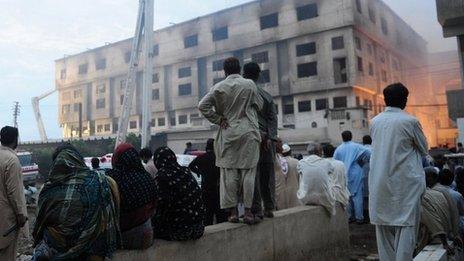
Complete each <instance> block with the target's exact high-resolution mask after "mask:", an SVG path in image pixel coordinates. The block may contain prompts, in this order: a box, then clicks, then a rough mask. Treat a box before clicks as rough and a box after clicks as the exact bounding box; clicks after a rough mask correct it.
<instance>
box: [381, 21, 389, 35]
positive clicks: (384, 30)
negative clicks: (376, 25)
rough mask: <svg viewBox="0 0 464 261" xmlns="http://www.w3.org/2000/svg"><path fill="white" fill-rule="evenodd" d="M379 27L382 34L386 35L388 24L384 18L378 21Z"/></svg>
mask: <svg viewBox="0 0 464 261" xmlns="http://www.w3.org/2000/svg"><path fill="white" fill-rule="evenodd" d="M380 26H381V27H382V32H383V34H384V35H388V22H387V20H385V18H384V17H382V18H381V19H380Z"/></svg>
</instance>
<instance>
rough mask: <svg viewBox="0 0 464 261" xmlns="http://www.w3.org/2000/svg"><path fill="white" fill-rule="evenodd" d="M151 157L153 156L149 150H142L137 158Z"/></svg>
mask: <svg viewBox="0 0 464 261" xmlns="http://www.w3.org/2000/svg"><path fill="white" fill-rule="evenodd" d="M152 156H153V153H152V152H151V150H150V149H149V148H143V149H141V150H140V152H139V157H140V158H142V159H146V158H151V157H152Z"/></svg>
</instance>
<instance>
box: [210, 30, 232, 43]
mask: <svg viewBox="0 0 464 261" xmlns="http://www.w3.org/2000/svg"><path fill="white" fill-rule="evenodd" d="M227 38H229V29H228V28H227V26H225V27H221V28H218V29H215V30H213V41H214V42H217V41H221V40H225V39H227Z"/></svg>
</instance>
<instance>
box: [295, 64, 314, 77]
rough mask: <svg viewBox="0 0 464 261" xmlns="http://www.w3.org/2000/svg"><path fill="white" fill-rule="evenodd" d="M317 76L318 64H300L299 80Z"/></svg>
mask: <svg viewBox="0 0 464 261" xmlns="http://www.w3.org/2000/svg"><path fill="white" fill-rule="evenodd" d="M315 75H317V62H310V63H302V64H298V78H305V77H311V76H315Z"/></svg>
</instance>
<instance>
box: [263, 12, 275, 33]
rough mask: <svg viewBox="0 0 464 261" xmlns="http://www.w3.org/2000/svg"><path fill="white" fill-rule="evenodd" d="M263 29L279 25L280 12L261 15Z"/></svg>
mask: <svg viewBox="0 0 464 261" xmlns="http://www.w3.org/2000/svg"><path fill="white" fill-rule="evenodd" d="M260 23H261V30H264V29H268V28H272V27H277V26H279V14H278V13H274V14H270V15H265V16H261V18H260Z"/></svg>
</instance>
